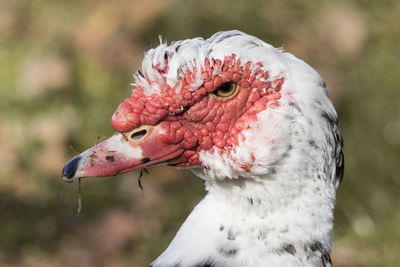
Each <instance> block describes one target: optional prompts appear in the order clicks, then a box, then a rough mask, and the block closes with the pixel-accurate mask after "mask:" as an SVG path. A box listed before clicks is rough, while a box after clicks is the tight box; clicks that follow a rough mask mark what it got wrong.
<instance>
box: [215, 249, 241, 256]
mask: <svg viewBox="0 0 400 267" xmlns="http://www.w3.org/2000/svg"><path fill="white" fill-rule="evenodd" d="M238 251H239V250H238V249H237V248H234V249H224V248H221V249H220V250H219V252H220V254H221V255H222V256H225V257H233V256H235V255H236V254H237V253H238Z"/></svg>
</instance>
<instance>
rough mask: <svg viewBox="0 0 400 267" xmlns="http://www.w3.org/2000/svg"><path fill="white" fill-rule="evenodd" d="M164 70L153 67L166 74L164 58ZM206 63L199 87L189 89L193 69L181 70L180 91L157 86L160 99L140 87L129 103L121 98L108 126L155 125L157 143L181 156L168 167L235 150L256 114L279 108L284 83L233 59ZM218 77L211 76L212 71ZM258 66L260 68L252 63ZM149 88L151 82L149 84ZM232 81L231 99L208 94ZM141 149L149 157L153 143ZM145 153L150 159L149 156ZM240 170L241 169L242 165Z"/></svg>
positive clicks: (129, 128)
mask: <svg viewBox="0 0 400 267" xmlns="http://www.w3.org/2000/svg"><path fill="white" fill-rule="evenodd" d="M165 60H166V63H167V64H165V66H166V68H165V69H162V70H161V69H159V66H155V67H154V68H155V69H156V70H158V71H159V72H160V74H163V73H166V72H167V71H168V62H167V60H168V59H165ZM212 63H213V64H210V61H209V60H208V59H206V60H205V62H204V66H205V68H204V69H203V70H202V71H201V76H202V77H201V79H202V80H203V81H204V82H203V84H202V85H201V86H200V87H199V88H198V89H197V90H193V88H192V84H193V82H194V81H196V80H197V77H196V73H197V69H196V68H194V69H193V70H192V71H186V72H185V73H184V78H181V79H180V80H179V84H180V90H179V89H178V88H176V87H174V88H171V87H170V86H168V85H167V84H163V85H161V94H152V95H151V96H146V95H145V94H144V91H143V89H142V88H141V87H137V88H136V89H135V90H134V91H133V93H132V95H131V97H130V98H127V99H125V101H124V102H123V103H121V104H120V105H119V107H118V109H117V111H116V112H115V113H114V115H113V116H112V119H111V124H112V126H113V127H114V129H115V130H116V131H118V132H121V133H127V132H130V131H132V130H134V129H136V128H138V127H140V126H142V125H154V126H155V125H158V126H157V127H161V128H162V129H163V130H164V131H163V134H162V137H160V138H161V139H160V142H161V143H162V144H163V145H164V146H168V147H169V146H171V147H172V146H173V147H175V148H176V149H177V148H178V147H179V150H181V151H183V153H182V154H181V155H180V156H179V157H178V158H175V159H173V160H172V161H170V162H169V164H170V165H174V166H180V167H188V166H195V165H201V162H200V159H199V151H202V150H203V151H213V149H214V148H213V147H214V146H215V147H216V148H218V149H219V152H220V153H229V151H230V150H231V149H234V148H235V146H237V145H238V140H239V139H238V138H243V136H241V134H240V132H241V131H243V130H246V129H248V128H249V124H250V123H251V122H253V121H255V120H256V119H257V118H256V114H257V113H259V112H261V111H263V110H265V109H267V108H274V107H277V106H278V105H279V103H278V101H277V100H278V99H280V97H281V94H280V90H281V86H282V84H283V82H284V81H283V78H275V79H273V80H271V77H269V75H268V72H266V71H262V70H261V68H260V70H258V71H256V72H254V71H252V70H250V67H251V65H252V63H250V62H247V63H245V64H244V65H241V62H240V60H238V59H236V56H235V55H232V56H229V57H226V58H225V60H224V62H221V61H220V60H215V61H214V62H212ZM221 65H222V73H221V74H219V75H213V71H214V68H216V69H218V70H219V69H220V67H221ZM256 65H258V66H259V67H262V65H261V64H260V63H256ZM148 82H149V84H151V83H154V81H148ZM227 82H234V83H236V84H237V85H238V90H237V93H236V94H234V95H233V96H230V97H221V96H217V95H215V94H213V92H215V91H216V90H217V89H218V88H219V87H220V86H221V85H222V84H224V83H227ZM149 144H150V145H149V146H148V147H146V144H145V143H144V144H142V148H143V151H144V153H145V154H147V153H149V152H148V151H151V153H154V148H152V147H151V146H153V145H154V144H152V143H149ZM151 153H149V154H151ZM244 168H246V167H245V166H244Z"/></svg>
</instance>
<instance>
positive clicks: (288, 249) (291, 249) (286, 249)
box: [280, 244, 296, 255]
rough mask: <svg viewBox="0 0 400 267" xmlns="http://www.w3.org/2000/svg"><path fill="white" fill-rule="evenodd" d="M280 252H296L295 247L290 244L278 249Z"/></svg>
mask: <svg viewBox="0 0 400 267" xmlns="http://www.w3.org/2000/svg"><path fill="white" fill-rule="evenodd" d="M280 252H287V253H289V254H292V255H294V254H296V249H295V247H294V246H293V245H292V244H287V245H285V246H283V247H282V249H280Z"/></svg>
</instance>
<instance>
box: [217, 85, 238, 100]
mask: <svg viewBox="0 0 400 267" xmlns="http://www.w3.org/2000/svg"><path fill="white" fill-rule="evenodd" d="M238 91H239V86H238V85H237V84H236V83H234V82H227V83H224V84H222V85H221V86H220V87H218V88H217V89H216V90H215V91H214V92H213V94H214V95H215V96H217V100H221V101H224V100H227V99H230V98H232V97H233V96H235V95H236V93H237V92H238Z"/></svg>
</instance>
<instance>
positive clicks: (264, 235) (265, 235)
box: [257, 231, 267, 240]
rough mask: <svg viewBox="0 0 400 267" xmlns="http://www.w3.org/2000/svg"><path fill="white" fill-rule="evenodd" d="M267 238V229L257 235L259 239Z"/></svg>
mask: <svg viewBox="0 0 400 267" xmlns="http://www.w3.org/2000/svg"><path fill="white" fill-rule="evenodd" d="M266 238H267V233H266V232H265V231H260V232H259V233H258V236H257V239H258V240H264V239H266Z"/></svg>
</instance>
